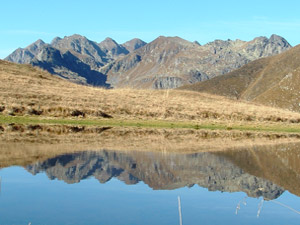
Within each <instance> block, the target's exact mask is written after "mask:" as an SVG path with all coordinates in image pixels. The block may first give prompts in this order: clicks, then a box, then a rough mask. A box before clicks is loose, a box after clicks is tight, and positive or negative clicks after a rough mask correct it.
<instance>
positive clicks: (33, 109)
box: [0, 61, 300, 129]
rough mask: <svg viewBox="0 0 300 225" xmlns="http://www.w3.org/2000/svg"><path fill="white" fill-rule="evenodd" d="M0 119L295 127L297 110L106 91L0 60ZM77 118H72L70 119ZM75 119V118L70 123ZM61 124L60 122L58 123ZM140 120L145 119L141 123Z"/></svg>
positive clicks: (198, 96)
mask: <svg viewBox="0 0 300 225" xmlns="http://www.w3.org/2000/svg"><path fill="white" fill-rule="evenodd" d="M0 79H1V83H0V111H1V112H0V114H2V115H0V120H1V121H2V123H3V122H5V121H6V122H7V123H8V122H16V121H19V122H22V119H20V117H23V116H26V117H24V118H27V121H28V118H33V119H32V120H35V119H36V118H42V119H48V120H49V119H51V118H56V119H61V120H62V121H66V119H67V120H68V119H70V120H72V121H73V123H76V121H81V122H82V121H85V120H90V121H92V122H91V123H93V121H99V119H101V121H102V120H103V119H105V121H133V120H134V121H146V120H147V121H148V122H147V123H148V124H149V121H155V122H154V125H155V124H156V125H158V124H159V123H160V122H162V121H168V122H169V124H177V123H190V124H191V123H193V124H212V125H215V124H225V125H226V126H229V128H230V126H232V127H234V126H237V127H238V126H240V125H243V124H244V125H245V126H249V127H250V126H252V127H253V128H255V127H266V126H267V125H272V126H273V125H274V124H275V125H274V126H278V124H279V125H280V126H281V127H293V128H296V129H299V127H298V125H297V124H298V123H299V122H300V114H298V113H294V112H290V111H286V110H281V109H276V108H271V107H266V106H261V105H257V104H249V103H245V102H241V101H234V100H229V99H226V98H224V97H219V96H214V95H209V94H202V93H197V92H191V91H184V90H183V91H182V90H165V91H162V90H161V91H159V90H131V89H114V90H105V89H101V88H95V87H90V86H81V85H77V84H74V83H70V82H68V81H65V80H63V79H60V78H58V77H55V76H53V75H51V74H49V73H47V72H45V71H42V70H40V69H37V68H34V67H32V66H29V65H18V64H13V63H9V62H6V61H0ZM75 120H76V121H75ZM74 121H75V122H74ZM62 123H64V122H62ZM144 123H145V122H144Z"/></svg>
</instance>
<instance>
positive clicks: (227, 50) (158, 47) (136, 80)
mask: <svg viewBox="0 0 300 225" xmlns="http://www.w3.org/2000/svg"><path fill="white" fill-rule="evenodd" d="M290 48H291V46H290V44H289V43H288V42H287V41H286V40H285V39H284V38H282V37H280V36H277V35H272V36H271V37H270V38H266V37H258V38H255V39H253V40H252V41H249V42H246V41H241V40H235V41H232V40H226V41H223V40H215V41H213V42H210V43H208V44H205V45H200V44H199V43H198V42H197V41H195V42H189V41H187V40H184V39H182V38H180V37H164V36H160V37H158V38H157V39H155V40H154V41H152V42H150V43H148V44H147V43H146V42H144V41H142V40H140V39H137V38H135V39H132V40H130V41H128V42H125V43H124V44H118V43H117V42H116V41H115V40H113V39H112V38H106V39H105V40H104V41H102V42H100V43H97V42H94V41H91V40H89V39H87V38H86V37H84V36H81V35H78V34H74V35H72V36H66V37H64V38H60V37H56V38H54V39H53V40H52V42H51V43H50V44H46V43H44V42H43V41H42V40H38V41H36V42H34V43H33V44H31V45H29V46H28V47H26V48H24V49H21V48H20V49H17V50H16V51H14V52H13V53H12V54H10V55H9V56H8V57H7V58H6V59H5V60H8V61H11V62H16V63H30V64H32V65H35V66H39V67H41V68H43V69H45V70H47V71H49V72H50V73H52V74H55V75H58V76H60V77H63V78H66V79H70V80H71V81H73V82H78V83H82V84H91V85H100V86H111V87H115V88H118V87H129V88H148V89H149V88H150V89H168V88H176V87H180V86H182V85H186V84H193V83H196V82H199V81H205V80H208V79H211V78H213V77H216V76H219V75H223V74H226V73H228V72H231V71H233V70H235V69H238V68H240V67H242V66H243V65H245V64H247V63H249V62H251V61H253V60H256V59H259V58H263V57H267V56H272V55H276V54H278V53H281V52H284V51H286V50H288V49H290Z"/></svg>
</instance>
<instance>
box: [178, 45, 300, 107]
mask: <svg viewBox="0 0 300 225" xmlns="http://www.w3.org/2000/svg"><path fill="white" fill-rule="evenodd" d="M299 61H300V45H298V46H296V47H294V48H292V49H290V50H288V51H286V52H284V53H281V54H279V55H276V56H272V57H268V58H264V59H259V60H256V61H254V62H252V63H249V64H247V65H245V66H243V67H242V68H240V69H238V70H235V71H233V72H231V73H228V74H226V75H224V76H222V77H215V78H213V79H211V80H208V81H205V82H199V83H196V84H193V85H188V86H184V87H181V88H180V89H185V90H193V91H199V92H207V93H212V94H216V95H223V96H227V97H233V98H237V99H242V100H247V101H253V102H258V103H262V104H265V105H269V106H274V107H281V108H285V109H289V110H293V111H298V112H299V111H300V104H299V98H300V95H299V93H300V83H299V82H300V79H299V76H300V64H299Z"/></svg>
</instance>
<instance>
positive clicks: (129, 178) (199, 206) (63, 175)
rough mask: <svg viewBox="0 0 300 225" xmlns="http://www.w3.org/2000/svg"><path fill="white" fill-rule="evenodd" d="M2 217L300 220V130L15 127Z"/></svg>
mask: <svg viewBox="0 0 300 225" xmlns="http://www.w3.org/2000/svg"><path fill="white" fill-rule="evenodd" d="M0 139H1V142H0V168H1V169H0V179H1V180H0V224H1V225H14V224H16V225H21V224H24V225H29V224H30V225H52V224H55V225H60V224H61V225H86V224H88V225H96V224H97V225H100V224H103V225H110V224H114V225H119V224H128V225H140V224H143V225H146V224H147V225H148V224H149V225H150V224H151V225H152V224H161V225H167V224H172V225H174V224H179V225H180V224H184V225H196V224H197V225H199V224H203V225H217V224H220V225H221V224H222V225H227V224H228V225H229V224H230V225H231V224H244V225H250V224H251V225H253V224H270V225H283V224H285V225H286V224H288V225H298V224H299V221H300V198H299V196H300V139H299V137H298V136H297V135H294V136H288V135H278V134H274V135H270V134H264V133H257V132H253V133H251V132H237V131H236V132H234V131H222V132H220V131H207V130H191V129H182V130H181V129H174V130H172V129H146V128H114V127H101V128H99V127H94V128H87V127H74V126H39V125H34V126H30V125H24V126H21V125H7V126H2V129H1V132H0Z"/></svg>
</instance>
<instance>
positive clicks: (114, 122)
mask: <svg viewBox="0 0 300 225" xmlns="http://www.w3.org/2000/svg"><path fill="white" fill-rule="evenodd" d="M11 123H14V124H49V125H74V126H112V127H145V128H147V127H148V128H174V129H175V128H189V129H208V130H240V131H261V132H262V131H263V132H285V133H300V126H299V125H298V126H292V127H290V126H288V125H286V126H285V125H284V124H269V125H268V124H266V125H261V124H259V125H257V124H253V125H252V124H238V125H236V124H234V123H231V124H230V125H228V124H222V123H207V122H206V123H205V122H202V123H196V122H181V121H176V122H175V121H163V120H118V119H84V118H76V119H72V118H44V117H38V116H6V115H0V124H11Z"/></svg>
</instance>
